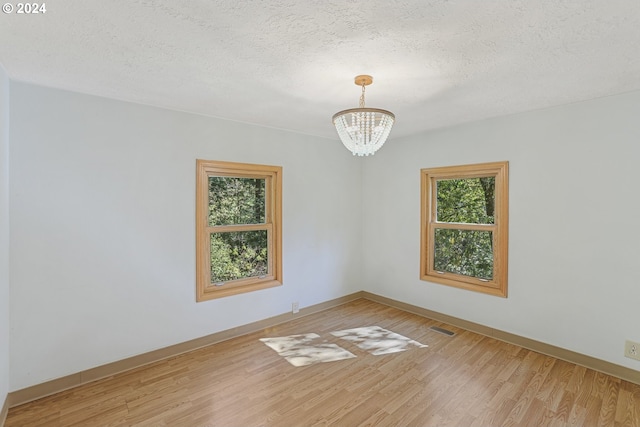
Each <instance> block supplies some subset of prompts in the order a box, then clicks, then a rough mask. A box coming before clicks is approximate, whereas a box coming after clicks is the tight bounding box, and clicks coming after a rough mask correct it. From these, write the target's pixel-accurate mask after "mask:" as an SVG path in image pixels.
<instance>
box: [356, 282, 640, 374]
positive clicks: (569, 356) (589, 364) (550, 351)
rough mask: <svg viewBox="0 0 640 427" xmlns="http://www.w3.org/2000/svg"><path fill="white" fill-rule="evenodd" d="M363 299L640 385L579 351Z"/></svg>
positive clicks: (417, 309)
mask: <svg viewBox="0 0 640 427" xmlns="http://www.w3.org/2000/svg"><path fill="white" fill-rule="evenodd" d="M362 294H363V298H365V299H368V300H371V301H374V302H377V303H380V304H385V305H388V306H390V307H394V308H397V309H400V310H404V311H407V312H409V313H413V314H417V315H419V316H422V317H426V318H429V319H433V320H438V321H440V322H443V323H447V324H449V325H452V326H457V327H459V328H462V329H466V330H468V331H471V332H475V333H477V334H480V335H485V336H488V337H491V338H495V339H497V340H500V341H504V342H507V343H509V344H514V345H518V346H520V347H524V348H526V349H529V350H533V351H536V352H538V353H542V354H545V355H547V356H551V357H555V358H556V359H560V360H564V361H566V362H571V363H575V364H576V365H580V366H584V367H585V368H589V369H593V370H595V371H598V372H602V373H604V374H607V375H613V376H614V377H617V378H620V379H622V380H625V381H629V382H631V383H634V384H638V385H640V371H637V370H635V369H631V368H627V367H625V366H621V365H616V364H615V363H611V362H607V361H605V360H602V359H598V358H595V357H591V356H587V355H584V354H581V353H577V352H575V351H571V350H567V349H565V348H562V347H556V346H554V345H551V344H547V343H544V342H540V341H536V340H533V339H530V338H525V337H522V336H519V335H515V334H512V333H509V332H505V331H502V330H499V329H494V328H491V327H488V326H484V325H481V324H479V323H474V322H469V321H468V320H464V319H460V318H457V317H453V316H449V315H447V314H442V313H439V312H437V311H432V310H429V309H426V308H422V307H418V306H415V305H412V304H407V303H404V302H400V301H397V300H394V299H391V298H387V297H383V296H380V295H376V294H372V293H370V292H367V291H362Z"/></svg>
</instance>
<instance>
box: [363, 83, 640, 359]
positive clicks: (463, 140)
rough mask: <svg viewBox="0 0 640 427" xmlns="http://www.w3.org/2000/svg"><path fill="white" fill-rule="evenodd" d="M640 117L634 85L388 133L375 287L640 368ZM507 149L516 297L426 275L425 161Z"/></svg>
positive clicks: (378, 167) (371, 245)
mask: <svg viewBox="0 0 640 427" xmlns="http://www.w3.org/2000/svg"><path fill="white" fill-rule="evenodd" d="M639 117H640V92H633V93H627V94H623V95H619V96H611V97H607V98H603V99H598V100H592V101H588V102H582V103H576V104H572V105H567V106H562V107H557V108H551V109H546V110H540V111H534V112H529V113H525V114H518V115H512V116H507V117H502V118H496V119H492V120H485V121H481V122H475V123H471V124H466V125H463V126H458V127H453V128H449V129H443V130H439V131H436V132H430V133H425V134H422V135H417V136H413V137H409V138H405V139H399V140H395V141H389V142H388V143H387V144H386V145H385V147H383V149H381V150H380V152H379V153H380V154H379V155H378V154H376V156H375V157H373V158H371V159H368V160H369V161H367V162H365V163H364V167H363V182H366V183H367V186H366V187H365V196H364V197H365V198H364V203H363V208H364V211H365V212H366V214H367V215H366V224H365V228H364V233H363V242H364V245H363V247H364V260H365V261H364V265H363V266H364V271H365V274H364V280H363V283H364V284H366V288H367V290H369V291H371V292H374V293H377V294H381V295H384V296H387V297H390V298H394V299H397V300H400V301H404V302H407V303H411V304H415V305H418V306H421V307H424V308H427V309H431V310H434V311H438V312H442V313H446V314H449V315H452V316H456V317H459V318H462V319H466V320H469V321H473V322H477V323H480V324H483V325H487V326H490V327H494V328H497V329H500V330H504V331H508V332H511V333H514V334H517V335H521V336H525V337H529V338H532V339H535V340H539V341H543V342H546V343H549V344H553V345H556V346H559V347H563V348H567V349H570V350H573V351H576V352H579V353H582V354H587V355H590V356H593V357H597V358H600V359H603V360H606V361H609V362H612V363H616V364H619V365H624V366H627V367H629V368H632V369H640V362H637V361H634V360H631V359H627V358H624V357H623V348H624V341H625V339H633V340H636V341H640V329H639V326H640V311H639V309H638V307H639V306H638V303H639V301H640V269H639V268H638V260H639V259H640V227H638V224H637V222H638V212H640V198H639V197H638V194H640V172H639V168H638V162H639V160H640V120H639V119H638V118H639ZM425 120H428V118H425ZM500 160H508V161H509V162H510V239H509V245H510V246H509V296H508V298H507V299H503V298H499V297H493V296H487V295H483V294H479V293H474V292H471V291H464V290H460V289H456V288H452V287H448V286H444V285H438V284H433V283H428V282H424V281H421V280H419V241H420V239H419V230H420V202H419V200H420V169H421V168H427V167H434V166H446V165H460V164H469V163H480V162H488V161H500Z"/></svg>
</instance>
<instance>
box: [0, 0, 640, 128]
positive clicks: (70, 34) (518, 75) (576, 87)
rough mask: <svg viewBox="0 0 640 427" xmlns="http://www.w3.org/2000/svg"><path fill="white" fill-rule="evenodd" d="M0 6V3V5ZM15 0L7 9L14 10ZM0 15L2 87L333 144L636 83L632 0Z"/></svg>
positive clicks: (184, 2) (233, 4) (148, 0)
mask: <svg viewBox="0 0 640 427" xmlns="http://www.w3.org/2000/svg"><path fill="white" fill-rule="evenodd" d="M5 1H6V0H5ZM14 4H15V3H14ZM46 9H47V10H46V13H45V14H39V15H26V14H23V15H19V14H17V13H16V11H15V10H14V12H13V13H11V14H6V13H2V14H0V63H2V65H3V66H4V68H5V69H6V71H7V72H8V74H9V76H10V78H12V79H14V80H18V81H24V82H30V83H35V84H39V85H44V86H51V87H56V88H63V89H69V90H73V91H78V92H84V93H89V94H95V95H100V96H105V97H110V98H116V99H122V100H127V101H133V102H138V103H143V104H150V105H156V106H161V107H167V108H172V109H177V110H184V111H189V112H194V113H201V114H206V115H210V116H216V117H222V118H227V119H232V120H238V121H242V122H247V123H255V124H260V125H265V126H269V127H275V128H282V129H289V130H293V131H297V132H301V133H305V134H311V135H319V136H324V137H329V138H334V139H337V135H336V133H335V130H334V129H333V126H332V124H331V120H330V119H331V116H332V115H333V114H334V113H335V112H337V111H339V110H343V109H345V108H353V107H356V106H357V103H358V97H359V95H360V90H359V88H358V87H357V86H355V85H354V84H353V77H354V76H355V75H357V74H365V73H366V74H371V75H373V77H374V83H373V85H372V86H369V87H368V88H367V106H368V107H377V108H385V109H388V110H390V111H392V112H393V113H395V114H396V117H397V122H396V126H395V127H394V129H393V131H392V133H391V137H390V138H391V139H393V138H397V137H399V136H405V135H409V134H414V133H417V132H420V131H424V130H427V129H433V128H437V127H442V126H449V125H452V124H457V123H462V122H466V121H471V120H477V119H482V118H486V117H492V116H498V115H504V114H510V113H515V112H521V111H527V110H533V109H538V108H544V107H549V106H554V105H560V104H566V103H570V102H575V101H580V100H586V99H591V98H597V97H602V96H606V95H610V94H616V93H622V92H627V91H631V90H638V89H640V1H639V0H566V1H564V0H533V1H532V0H483V1H479V0H459V1H455V0H450V1H447V0H439V1H435V0H434V1H427V0H395V1H393V0H386V1H383V0H369V1H353V0H340V1H335V0H328V1H326V0H325V1H316V0H273V1H242V0H218V1H210V0H172V1H165V0H107V1H102V2H98V1H93V0H91V1H89V0H56V1H51V2H50V3H49V2H47V3H46Z"/></svg>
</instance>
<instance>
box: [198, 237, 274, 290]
mask: <svg viewBox="0 0 640 427" xmlns="http://www.w3.org/2000/svg"><path fill="white" fill-rule="evenodd" d="M267 241H268V240H267V230H252V231H232V232H223V233H211V283H218V282H228V281H230V280H236V279H243V278H245V277H256V276H262V275H265V274H267V273H268V269H269V267H268V265H269V263H268V255H267Z"/></svg>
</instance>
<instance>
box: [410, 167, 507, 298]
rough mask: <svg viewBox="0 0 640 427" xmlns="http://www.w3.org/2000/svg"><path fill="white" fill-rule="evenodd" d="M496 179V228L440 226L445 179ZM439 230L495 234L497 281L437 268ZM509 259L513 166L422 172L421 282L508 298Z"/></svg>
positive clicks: (467, 225)
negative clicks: (440, 198)
mask: <svg viewBox="0 0 640 427" xmlns="http://www.w3.org/2000/svg"><path fill="white" fill-rule="evenodd" d="M486 176H494V177H495V179H496V183H495V185H496V189H495V210H494V217H495V224H491V225H487V224H461V223H448V222H437V217H436V216H437V215H436V199H437V194H436V192H435V190H434V189H435V188H436V183H437V181H438V180H442V179H468V178H481V177H486ZM436 229H457V230H479V231H491V232H492V233H493V241H494V244H495V246H494V264H493V279H492V280H489V281H486V280H480V279H479V278H476V277H467V276H463V275H459V274H454V273H449V272H439V271H437V270H436V269H435V267H434V259H433V253H434V252H435V247H434V245H435V242H434V241H435V238H434V233H435V230H436ZM508 256H509V162H507V161H503V162H492V163H479V164H472V165H462V166H445V167H439V168H427V169H421V170H420V279H421V280H425V281H429V282H434V283H440V284H443V285H448V286H454V287H458V288H462V289H467V290H471V291H476V292H482V293H486V294H490V295H495V296H500V297H504V298H506V297H507V282H508V277H509V275H508Z"/></svg>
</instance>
